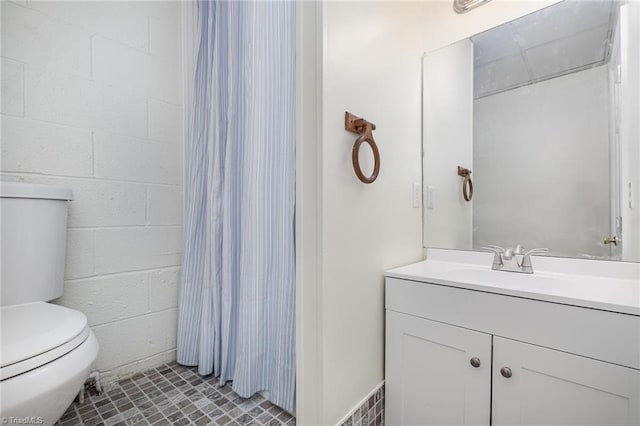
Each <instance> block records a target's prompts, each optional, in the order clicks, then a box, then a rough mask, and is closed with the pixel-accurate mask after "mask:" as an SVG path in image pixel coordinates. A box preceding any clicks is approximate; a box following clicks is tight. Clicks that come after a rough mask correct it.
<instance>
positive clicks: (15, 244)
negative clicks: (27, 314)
mask: <svg viewBox="0 0 640 426" xmlns="http://www.w3.org/2000/svg"><path fill="white" fill-rule="evenodd" d="M72 196H73V194H72V192H71V190H70V189H66V188H59V187H55V186H49V185H36V184H29V183H21V182H0V250H1V251H0V288H1V292H0V306H7V305H15V304H18V303H26V302H35V301H49V300H53V299H55V298H58V297H60V296H62V290H63V283H64V265H65V250H66V235H67V207H68V204H69V201H71V199H72Z"/></svg>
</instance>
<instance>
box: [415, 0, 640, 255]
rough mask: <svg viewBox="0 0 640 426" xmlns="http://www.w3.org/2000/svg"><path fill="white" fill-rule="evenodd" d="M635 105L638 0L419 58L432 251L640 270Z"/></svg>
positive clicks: (639, 79) (566, 13) (570, 10)
mask: <svg viewBox="0 0 640 426" xmlns="http://www.w3.org/2000/svg"><path fill="white" fill-rule="evenodd" d="M639 105H640V3H638V2H632V3H628V4H624V3H620V2H617V1H612V0H604V1H603V0H599V1H577V0H565V1H564V2H561V3H557V4H555V5H553V6H550V7H547V8H545V9H542V10H540V11H538V12H535V13H532V14H530V15H527V16H524V17H522V18H519V19H517V20H514V21H512V22H509V23H506V24H504V25H501V26H499V27H496V28H493V29H491V30H488V31H485V32H483V33H481V34H478V35H475V36H473V37H471V38H469V39H465V40H461V41H459V42H457V43H455V44H453V45H451V46H448V47H446V48H443V49H440V50H437V51H434V52H430V53H427V54H425V55H424V58H423V114H424V116H423V127H424V128H423V138H424V139H423V153H424V158H423V184H424V206H423V217H424V244H425V246H426V247H441V248H455V249H467V250H469V249H473V250H479V249H480V248H481V247H482V246H486V245H489V244H495V245H500V246H508V247H515V246H516V245H517V244H523V245H524V246H526V247H527V248H534V247H548V248H549V253H550V254H551V255H556V256H568V257H579V258H592V259H612V260H626V261H636V262H637V261H640V205H638V201H639V200H638V197H639V196H640V191H638V187H639V186H640V170H639V166H640V125H639V122H640V107H639ZM459 166H460V167H463V168H467V169H469V170H471V175H470V177H471V179H472V181H473V186H474V194H473V198H472V199H471V200H470V201H466V200H465V198H464V197H463V192H462V190H463V178H462V177H461V176H459V175H458V167H459Z"/></svg>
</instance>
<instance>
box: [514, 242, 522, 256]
mask: <svg viewBox="0 0 640 426" xmlns="http://www.w3.org/2000/svg"><path fill="white" fill-rule="evenodd" d="M513 254H520V255H522V254H524V246H523V245H522V244H518V245H516V248H515V249H513Z"/></svg>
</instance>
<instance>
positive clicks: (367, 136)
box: [344, 112, 380, 183]
mask: <svg viewBox="0 0 640 426" xmlns="http://www.w3.org/2000/svg"><path fill="white" fill-rule="evenodd" d="M344 128H345V129H346V130H349V131H350V132H353V133H357V134H359V135H360V137H358V139H356V142H355V143H354V144H353V150H351V162H352V163H353V170H354V171H355V173H356V176H357V177H358V179H360V181H361V182H364V183H372V182H373V181H375V180H376V179H377V178H378V173H380V152H379V151H378V146H377V145H376V141H375V140H374V139H373V131H374V130H375V129H376V125H375V124H373V123H369V122H368V121H367V120H365V119H363V118H359V117H356V116H355V115H353V114H351V113H349V112H347V113H345V117H344ZM363 143H367V144H369V146H370V147H371V151H372V152H373V173H371V176H365V174H364V173H362V169H361V168H360V157H359V152H360V146H361V145H362V144H363Z"/></svg>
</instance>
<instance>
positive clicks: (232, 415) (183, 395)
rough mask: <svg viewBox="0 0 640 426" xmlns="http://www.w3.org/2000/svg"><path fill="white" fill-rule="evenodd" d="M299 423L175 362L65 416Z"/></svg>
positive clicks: (84, 421) (79, 420)
mask: <svg viewBox="0 0 640 426" xmlns="http://www.w3.org/2000/svg"><path fill="white" fill-rule="evenodd" d="M295 424H296V419H295V417H292V416H291V415H290V414H288V413H287V412H285V411H283V410H282V409H280V408H279V407H277V406H275V405H273V404H271V403H270V402H269V401H267V400H265V399H264V398H263V397H262V396H260V395H258V394H256V395H254V396H253V397H251V398H249V399H245V398H241V397H239V396H238V395H237V394H235V393H234V392H233V390H232V389H231V386H230V385H229V384H227V385H226V386H222V387H221V386H220V385H219V382H218V380H217V379H215V378H213V377H212V376H209V377H202V376H200V375H198V374H197V372H196V369H195V367H194V368H190V367H183V366H181V365H178V364H177V363H175V362H172V363H169V364H164V365H161V366H160V367H157V368H153V369H151V370H148V371H145V372H144V373H138V374H136V375H135V376H133V377H131V378H128V379H125V380H122V381H120V382H119V383H118V384H117V385H115V386H114V387H112V388H111V389H110V390H108V391H106V392H103V393H101V394H98V393H97V392H96V391H95V390H93V391H91V390H90V391H89V392H87V397H86V398H85V400H84V402H83V403H82V404H80V403H79V402H78V401H77V400H76V401H75V402H74V403H73V404H71V407H69V409H68V410H67V411H66V413H65V414H64V415H63V416H62V418H61V419H60V421H58V423H56V425H57V426H60V425H61V426H68V425H86V426H94V425H105V426H111V425H118V426H120V425H136V426H137V425H198V426H202V425H232V426H237V425H256V426H257V425H269V426H280V425H286V426H295Z"/></svg>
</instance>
